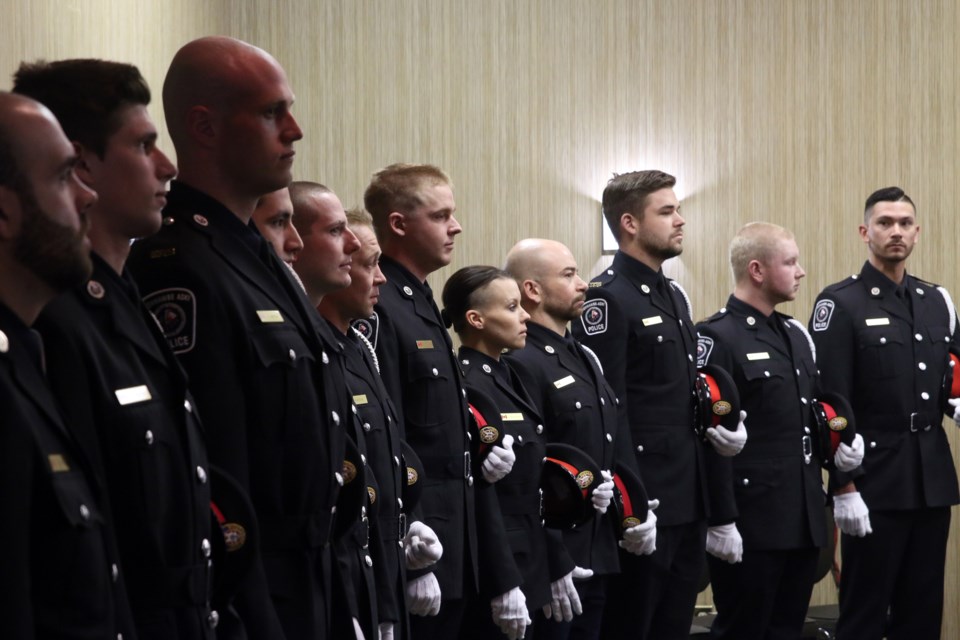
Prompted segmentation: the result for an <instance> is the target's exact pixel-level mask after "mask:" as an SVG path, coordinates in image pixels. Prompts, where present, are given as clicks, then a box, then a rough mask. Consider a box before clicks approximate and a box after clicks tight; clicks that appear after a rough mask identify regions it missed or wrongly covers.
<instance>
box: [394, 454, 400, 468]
mask: <svg viewBox="0 0 960 640" xmlns="http://www.w3.org/2000/svg"><path fill="white" fill-rule="evenodd" d="M393 462H394V464H396V465H397V466H398V467H399V466H400V458H399V457H397V456H393Z"/></svg>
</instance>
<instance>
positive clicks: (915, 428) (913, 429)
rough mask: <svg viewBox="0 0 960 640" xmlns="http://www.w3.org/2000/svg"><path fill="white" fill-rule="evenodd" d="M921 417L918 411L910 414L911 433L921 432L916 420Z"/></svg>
mask: <svg viewBox="0 0 960 640" xmlns="http://www.w3.org/2000/svg"><path fill="white" fill-rule="evenodd" d="M919 415H920V414H919V413H917V412H916V411H914V412H913V413H911V414H910V433H916V432H917V431H920V428H919V427H918V426H917V424H916V418H917V416H919Z"/></svg>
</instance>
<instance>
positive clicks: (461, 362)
mask: <svg viewBox="0 0 960 640" xmlns="http://www.w3.org/2000/svg"><path fill="white" fill-rule="evenodd" d="M460 364H470V361H469V360H467V359H463V360H461V361H460Z"/></svg>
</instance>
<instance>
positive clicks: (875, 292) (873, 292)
mask: <svg viewBox="0 0 960 640" xmlns="http://www.w3.org/2000/svg"><path fill="white" fill-rule="evenodd" d="M870 294H871V295H874V296H878V295H880V287H873V288H872V289H870Z"/></svg>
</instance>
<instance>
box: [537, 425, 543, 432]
mask: <svg viewBox="0 0 960 640" xmlns="http://www.w3.org/2000/svg"><path fill="white" fill-rule="evenodd" d="M537 433H543V425H542V424H538V425H537Z"/></svg>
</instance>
